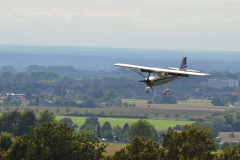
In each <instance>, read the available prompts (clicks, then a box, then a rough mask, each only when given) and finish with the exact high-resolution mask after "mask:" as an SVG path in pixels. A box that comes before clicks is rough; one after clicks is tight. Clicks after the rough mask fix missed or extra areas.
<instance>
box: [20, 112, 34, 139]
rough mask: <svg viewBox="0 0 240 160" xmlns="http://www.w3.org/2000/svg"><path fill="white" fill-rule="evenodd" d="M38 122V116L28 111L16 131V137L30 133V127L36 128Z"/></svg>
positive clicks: (21, 117) (22, 116)
mask: <svg viewBox="0 0 240 160" xmlns="http://www.w3.org/2000/svg"><path fill="white" fill-rule="evenodd" d="M36 122H37V118H36V115H35V113H34V111H33V110H27V111H25V112H24V113H23V114H21V116H20V119H19V123H18V129H17V130H16V131H15V135H16V136H21V135H22V134H23V133H25V134H26V133H29V130H28V127H30V126H35V125H36Z"/></svg>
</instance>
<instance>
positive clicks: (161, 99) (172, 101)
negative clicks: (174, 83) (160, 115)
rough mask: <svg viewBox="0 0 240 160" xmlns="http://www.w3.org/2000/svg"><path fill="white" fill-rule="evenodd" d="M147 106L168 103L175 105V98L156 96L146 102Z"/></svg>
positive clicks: (172, 96)
mask: <svg viewBox="0 0 240 160" xmlns="http://www.w3.org/2000/svg"><path fill="white" fill-rule="evenodd" d="M147 103H148V104H153V103H156V104H161V103H169V104H176V103H177V98H176V96H175V95H171V94H169V95H167V96H160V95H156V96H154V97H153V98H152V99H150V100H148V102H147Z"/></svg>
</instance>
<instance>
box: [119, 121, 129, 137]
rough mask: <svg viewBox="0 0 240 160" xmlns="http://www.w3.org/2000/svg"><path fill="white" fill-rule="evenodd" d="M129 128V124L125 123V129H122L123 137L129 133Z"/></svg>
mask: <svg viewBox="0 0 240 160" xmlns="http://www.w3.org/2000/svg"><path fill="white" fill-rule="evenodd" d="M128 128H129V125H128V123H125V124H124V126H123V129H122V134H121V135H123V134H124V133H125V132H127V130H128Z"/></svg>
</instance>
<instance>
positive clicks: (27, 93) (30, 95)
mask: <svg viewBox="0 0 240 160" xmlns="http://www.w3.org/2000/svg"><path fill="white" fill-rule="evenodd" d="M25 98H26V99H28V100H31V99H32V88H29V89H28V90H27V91H26V93H25Z"/></svg>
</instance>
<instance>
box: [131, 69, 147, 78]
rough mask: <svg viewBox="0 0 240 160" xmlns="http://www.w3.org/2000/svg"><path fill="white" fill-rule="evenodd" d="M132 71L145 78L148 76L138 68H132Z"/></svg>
mask: <svg viewBox="0 0 240 160" xmlns="http://www.w3.org/2000/svg"><path fill="white" fill-rule="evenodd" d="M130 69H131V70H132V71H134V72H136V73H137V74H139V75H141V76H143V77H144V78H147V77H146V76H144V75H143V74H142V73H141V72H139V71H138V70H137V69H135V68H130Z"/></svg>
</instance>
